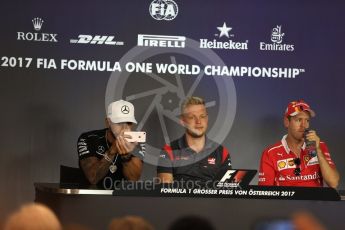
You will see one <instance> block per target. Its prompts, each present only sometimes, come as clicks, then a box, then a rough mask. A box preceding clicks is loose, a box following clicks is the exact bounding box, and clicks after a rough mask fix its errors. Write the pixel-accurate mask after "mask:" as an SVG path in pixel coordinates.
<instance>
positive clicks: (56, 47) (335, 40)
mask: <svg viewBox="0 0 345 230" xmlns="http://www.w3.org/2000/svg"><path fill="white" fill-rule="evenodd" d="M344 5H345V3H344V2H343V1H335V0H332V1H321V0H320V1H319V0H317V1H297V0H291V1H276V0H275V1H271V0H264V1H228V0H227V1H225V0H224V1H223V0H217V1H179V0H175V1H159V0H154V1H151V0H145V1H143V0H140V1H139V0H137V1H125V0H118V1H97V2H95V1H91V0H85V1H15V0H14V1H7V2H2V6H1V9H0V11H1V14H0V18H1V22H2V23H1V43H0V50H1V51H0V52H1V53H0V58H1V59H0V77H1V84H0V87H1V90H0V92H1V99H0V100H1V113H0V116H1V119H0V123H1V131H2V134H1V138H0V141H1V144H0V151H1V155H0V157H1V161H0V162H1V167H0V172H1V173H0V177H1V184H2V185H1V205H0V207H1V209H3V210H1V214H2V215H3V214H5V213H7V212H8V211H9V210H11V209H12V208H13V207H15V206H17V205H19V204H21V203H22V202H25V201H30V200H32V199H33V192H34V190H33V182H57V181H58V175H59V165H60V164H64V165H69V166H74V167H77V165H78V163H77V162H78V157H77V148H76V141H77V138H78V136H79V135H80V134H81V133H82V132H84V131H88V130H94V129H101V128H103V127H104V118H105V107H106V105H107V104H108V103H109V102H110V101H113V100H118V99H125V100H129V101H131V102H132V103H133V104H134V105H135V109H136V111H135V113H136V118H137V120H138V121H139V124H138V126H137V130H144V131H146V132H147V139H148V140H147V154H146V158H145V168H144V172H143V175H142V179H151V178H152V177H153V176H154V175H155V167H156V164H157V156H158V153H159V149H160V148H161V147H162V146H163V145H164V143H167V142H169V141H171V140H174V139H176V138H178V137H179V136H181V135H182V133H183V129H182V128H181V127H180V126H179V124H178V114H179V104H180V102H181V100H183V99H184V98H185V97H187V96H191V95H196V96H200V97H203V98H205V100H206V102H207V107H208V111H209V120H210V121H209V130H208V136H209V137H210V138H211V139H214V140H216V141H218V142H221V143H223V144H224V145H225V146H226V147H228V149H229V150H230V152H231V157H232V162H233V167H235V168H252V169H257V168H258V166H259V160H260V155H261V152H262V150H263V149H264V148H265V147H267V146H268V145H271V144H273V143H275V142H276V141H278V140H280V139H281V138H282V136H283V135H284V134H285V132H286V130H285V129H284V127H283V123H282V121H283V113H284V110H285V108H286V105H287V103H288V102H289V101H291V100H296V99H304V100H306V101H307V102H308V103H309V104H310V105H311V107H312V108H313V109H314V110H315V111H316V114H317V116H316V117H315V118H313V119H312V122H311V127H312V128H313V129H315V130H316V131H317V133H318V135H319V136H320V137H321V138H322V139H323V140H325V141H326V142H327V143H328V146H329V149H330V152H331V155H332V158H333V160H334V161H335V162H336V164H337V165H338V168H339V171H340V173H341V174H342V175H344V174H345V167H343V163H344V162H345V157H344V145H343V142H344V141H343V138H344V137H345V121H344V117H345V106H344V98H345V91H344V89H343V88H344V84H345V80H344V72H345V65H344V60H345V59H344V53H345V49H344V48H345V45H344V40H345V39H344V38H345V29H344V20H345V18H344V17H345V16H344V14H343V8H344ZM253 183H254V184H256V183H257V178H256V179H255V180H254V181H253ZM344 188H345V183H344V179H342V180H341V182H340V189H344Z"/></svg>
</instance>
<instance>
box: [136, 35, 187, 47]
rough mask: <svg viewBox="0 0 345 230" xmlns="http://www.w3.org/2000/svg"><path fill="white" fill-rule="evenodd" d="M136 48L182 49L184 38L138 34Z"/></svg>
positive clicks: (184, 42) (184, 44)
mask: <svg viewBox="0 0 345 230" xmlns="http://www.w3.org/2000/svg"><path fill="white" fill-rule="evenodd" d="M138 46H149V47H171V48H184V47H185V46H186V37H183V36H166V35H149V34H138Z"/></svg>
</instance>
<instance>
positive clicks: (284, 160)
mask: <svg viewBox="0 0 345 230" xmlns="http://www.w3.org/2000/svg"><path fill="white" fill-rule="evenodd" d="M314 116H315V112H314V111H313V110H312V109H311V108H310V106H309V105H308V104H307V103H306V102H304V101H303V100H299V101H293V102H290V103H289V105H288V107H287V108H286V111H285V115H284V126H285V127H286V128H287V135H285V136H283V138H282V140H281V141H279V142H278V143H276V144H275V145H273V146H271V147H268V148H267V149H265V150H264V152H263V153H262V157H261V162H260V172H259V185H266V186H305V187H322V186H323V181H325V182H326V184H327V185H328V186H329V187H333V188H336V187H337V186H338V183H339V173H338V171H337V169H336V167H335V164H334V162H333V161H332V159H331V156H330V153H329V151H328V147H327V145H326V143H325V142H322V141H320V138H319V136H318V135H317V134H316V132H315V131H314V130H309V131H306V130H308V129H309V121H310V118H311V117H314ZM305 139H306V141H308V142H309V143H310V142H311V143H314V147H313V148H314V152H313V151H312V150H310V148H307V147H306V143H305ZM313 153H314V154H313Z"/></svg>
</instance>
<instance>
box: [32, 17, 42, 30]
mask: <svg viewBox="0 0 345 230" xmlns="http://www.w3.org/2000/svg"><path fill="white" fill-rule="evenodd" d="M43 22H44V21H43V19H42V18H34V19H32V24H33V25H34V29H35V30H36V31H40V30H41V28H42V25H43Z"/></svg>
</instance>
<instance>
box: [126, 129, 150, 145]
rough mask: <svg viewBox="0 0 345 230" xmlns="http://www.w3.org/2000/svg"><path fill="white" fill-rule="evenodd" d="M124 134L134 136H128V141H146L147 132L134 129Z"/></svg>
mask: <svg viewBox="0 0 345 230" xmlns="http://www.w3.org/2000/svg"><path fill="white" fill-rule="evenodd" d="M124 134H125V135H128V136H131V137H132V138H126V140H127V141H128V142H138V143H143V142H146V132H143V131H132V132H125V133H124Z"/></svg>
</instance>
